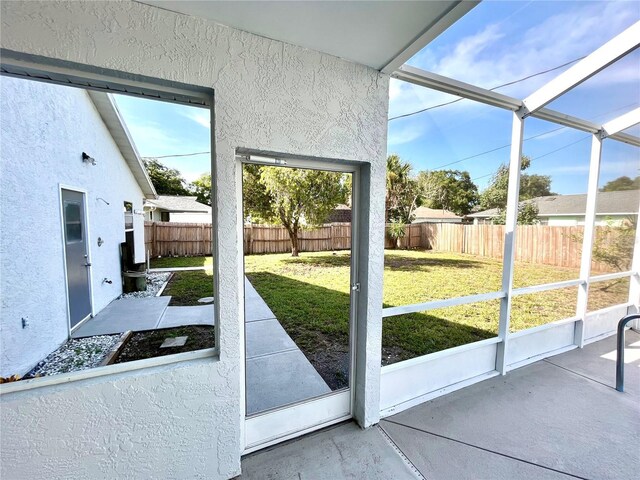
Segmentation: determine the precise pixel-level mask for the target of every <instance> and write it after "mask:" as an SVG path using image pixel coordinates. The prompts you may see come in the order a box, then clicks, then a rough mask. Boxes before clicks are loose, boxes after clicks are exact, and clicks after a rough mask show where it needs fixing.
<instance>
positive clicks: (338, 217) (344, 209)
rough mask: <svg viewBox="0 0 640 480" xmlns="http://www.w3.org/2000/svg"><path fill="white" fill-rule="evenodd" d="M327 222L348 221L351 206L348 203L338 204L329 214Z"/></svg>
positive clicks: (349, 220) (349, 219)
mask: <svg viewBox="0 0 640 480" xmlns="http://www.w3.org/2000/svg"><path fill="white" fill-rule="evenodd" d="M327 221H328V222H329V223H349V222H351V207H350V206H349V205H344V204H341V205H338V206H337V207H336V208H335V209H334V210H333V212H331V213H330V214H329V219H328V220H327Z"/></svg>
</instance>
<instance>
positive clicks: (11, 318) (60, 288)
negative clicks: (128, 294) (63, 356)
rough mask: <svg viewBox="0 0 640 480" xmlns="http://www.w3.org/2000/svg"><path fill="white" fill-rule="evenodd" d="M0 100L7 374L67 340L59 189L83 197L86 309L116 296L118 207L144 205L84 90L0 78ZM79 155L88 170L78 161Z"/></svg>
mask: <svg viewBox="0 0 640 480" xmlns="http://www.w3.org/2000/svg"><path fill="white" fill-rule="evenodd" d="M0 98H1V100H0V102H1V103H0V105H1V110H2V116H1V119H0V126H1V130H0V132H1V134H0V161H1V169H2V170H1V171H2V177H1V183H0V185H1V186H2V188H1V189H0V190H1V193H0V199H1V202H2V210H1V217H0V218H1V221H2V223H1V225H2V228H1V229H0V237H1V241H0V247H1V258H0V262H1V263H0V265H1V268H2V276H1V278H0V287H1V289H2V304H1V306H0V329H1V333H0V342H2V356H1V358H0V375H2V376H9V375H12V374H20V375H23V374H24V373H26V372H27V371H28V370H29V369H31V368H32V367H33V366H34V365H35V364H36V363H37V362H39V361H40V360H42V359H43V358H44V357H46V356H47V355H48V354H49V353H51V352H52V351H53V350H55V349H56V348H57V347H58V346H59V345H60V344H61V343H63V342H64V341H65V340H66V339H67V335H68V319H67V306H66V290H65V283H66V280H65V275H64V259H63V250H64V242H63V238H62V230H61V223H62V218H61V212H60V204H59V202H60V200H59V198H60V197H59V195H60V194H59V185H60V184H62V185H65V186H69V187H75V188H78V189H82V190H86V191H87V194H86V196H85V202H86V209H87V212H88V227H89V236H88V241H89V248H90V261H91V263H92V267H91V279H92V297H93V311H94V313H98V312H99V311H100V310H101V309H103V308H104V307H105V306H106V305H107V304H108V303H109V302H111V301H112V300H113V299H114V298H116V297H117V296H118V295H120V294H121V293H122V284H121V280H120V253H119V244H120V243H121V242H123V241H124V240H125V237H124V217H123V202H124V201H125V200H127V201H131V202H132V203H133V205H134V209H142V197H143V194H142V190H141V189H140V187H139V185H138V184H137V183H136V181H135V179H134V177H133V175H132V173H131V171H130V170H129V168H128V166H127V164H126V162H125V160H124V159H123V158H122V155H121V153H120V151H119V150H118V148H117V146H116V144H115V142H114V141H113V138H112V137H111V135H110V134H109V131H108V130H107V128H106V127H105V125H104V123H103V122H102V119H101V118H100V116H99V114H98V112H97V111H96V109H95V107H94V105H93V103H92V102H91V100H90V98H89V96H88V94H87V92H86V91H84V90H79V89H76V88H70V87H61V86H57V85H51V84H46V83H40V82H31V81H27V80H19V79H14V78H9V77H2V78H1V79H0ZM83 151H85V152H87V153H89V155H91V156H92V157H94V158H95V159H96V161H97V164H96V165H95V166H94V165H90V164H88V163H85V162H83V161H82V156H81V155H82V152H83ZM98 198H103V199H104V200H106V201H107V202H109V203H110V205H106V204H105V203H104V202H103V201H101V200H98ZM143 223H144V220H143V218H142V216H140V215H135V216H134V230H135V234H136V235H144V227H143ZM98 237H100V238H102V240H103V241H104V244H103V245H102V246H101V247H98V245H97V239H98ZM103 278H108V279H110V280H112V282H113V283H111V284H108V283H103V282H102V280H103ZM22 318H26V319H28V326H27V328H24V329H23V328H22V323H21V319H22Z"/></svg>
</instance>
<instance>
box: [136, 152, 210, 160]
mask: <svg viewBox="0 0 640 480" xmlns="http://www.w3.org/2000/svg"><path fill="white" fill-rule="evenodd" d="M207 153H211V152H194V153H179V154H176V155H160V156H157V157H142V158H146V159H151V158H156V159H157V158H173V157H193V156H195V155H205V154H207Z"/></svg>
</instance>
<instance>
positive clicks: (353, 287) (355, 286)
mask: <svg viewBox="0 0 640 480" xmlns="http://www.w3.org/2000/svg"><path fill="white" fill-rule="evenodd" d="M351 291H352V292H359V291H360V283H355V284H353V285H351Z"/></svg>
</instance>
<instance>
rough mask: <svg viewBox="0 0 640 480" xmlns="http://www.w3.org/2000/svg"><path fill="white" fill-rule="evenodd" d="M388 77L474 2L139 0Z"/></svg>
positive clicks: (402, 0) (456, 0)
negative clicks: (335, 58) (313, 51)
mask: <svg viewBox="0 0 640 480" xmlns="http://www.w3.org/2000/svg"><path fill="white" fill-rule="evenodd" d="M141 3H145V4H147V5H151V6H155V7H159V8H163V9H166V10H172V11H174V12H178V13H182V14H185V15H191V16H194V17H201V18H206V19H209V20H213V21H215V22H217V23H220V24H223V25H227V26H229V27H233V28H237V29H239V30H244V31H246V32H251V33H254V34H257V35H260V36H263V37H267V38H271V39H274V40H280V41H282V42H285V43H290V44H293V45H298V46H301V47H305V48H309V49H311V50H316V51H319V52H323V53H327V54H329V55H334V56H336V57H340V58H344V59H346V60H349V61H352V62H356V63H360V64H362V65H366V66H368V67H371V68H374V69H376V70H381V71H383V72H384V73H391V72H393V71H394V70H395V69H396V68H398V67H399V66H400V65H402V64H403V63H404V62H406V61H407V60H408V59H409V58H411V57H412V56H413V55H414V54H416V53H417V52H418V51H419V50H420V49H422V48H423V47H424V46H425V45H427V43H429V42H430V41H431V40H433V39H434V38H436V37H437V36H438V35H440V34H441V33H442V32H443V31H445V30H446V29H447V28H448V27H449V26H451V25H452V24H453V23H455V22H456V21H457V20H459V19H460V18H461V17H462V16H463V15H464V14H466V13H467V12H468V11H470V10H471V9H472V8H474V7H475V6H476V5H477V4H478V3H479V1H475V0H474V1H460V0H441V1H429V0H421V1H405V0H394V1H385V2H381V1H369V0H365V1H341V2H327V1H307V2H290V1H242V2H239V1H208V2H203V1H191V0H142V1H141Z"/></svg>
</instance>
